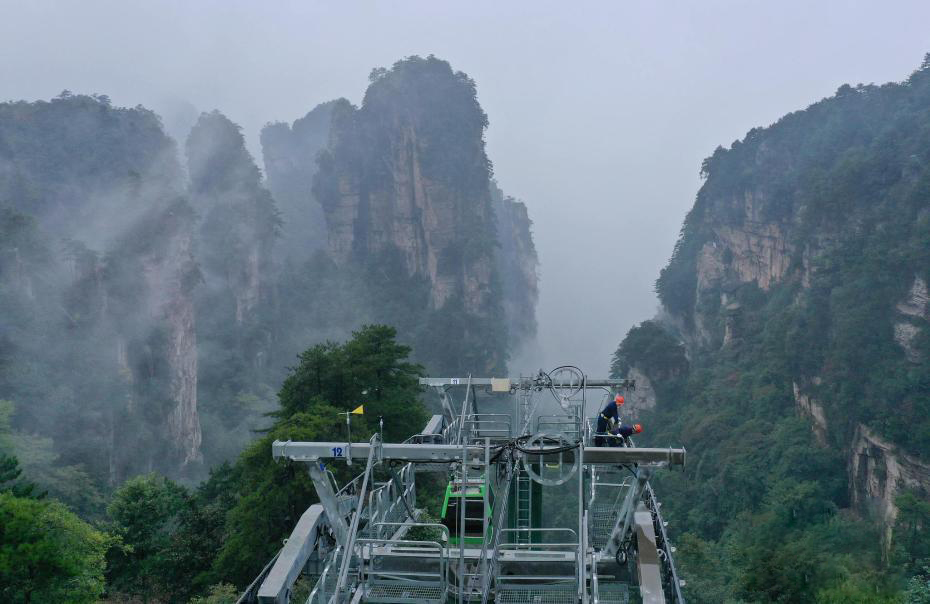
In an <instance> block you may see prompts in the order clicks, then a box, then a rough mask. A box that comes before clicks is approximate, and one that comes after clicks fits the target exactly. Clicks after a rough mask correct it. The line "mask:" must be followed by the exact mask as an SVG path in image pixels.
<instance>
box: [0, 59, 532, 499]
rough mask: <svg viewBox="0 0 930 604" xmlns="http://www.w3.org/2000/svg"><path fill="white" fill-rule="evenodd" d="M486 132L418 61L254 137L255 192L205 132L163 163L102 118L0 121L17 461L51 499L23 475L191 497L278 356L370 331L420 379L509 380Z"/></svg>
mask: <svg viewBox="0 0 930 604" xmlns="http://www.w3.org/2000/svg"><path fill="white" fill-rule="evenodd" d="M486 126H487V117H486V116H485V114H484V112H483V111H482V109H481V107H480V106H479V105H478V102H477V100H476V91H475V85H474V82H472V81H471V80H470V79H469V78H468V77H467V76H466V75H465V74H462V73H461V72H454V71H453V70H452V69H451V67H450V66H449V64H448V63H446V62H444V61H440V60H438V59H435V58H433V57H430V58H428V59H421V58H418V57H413V58H410V59H407V60H404V61H401V62H399V63H397V64H395V65H394V67H393V68H391V69H382V70H376V71H375V72H374V73H373V75H372V81H371V85H370V88H369V91H368V93H367V94H366V97H365V100H364V102H363V103H362V105H361V107H358V108H356V107H353V106H352V105H351V104H349V103H348V102H347V101H345V100H337V101H333V102H331V103H326V104H324V105H321V106H320V107H317V108H315V109H313V110H312V111H311V112H310V113H308V114H307V115H306V116H305V117H304V118H301V119H299V120H297V121H296V122H294V124H293V125H292V126H287V125H285V124H273V125H269V126H268V127H266V129H265V130H264V131H263V133H262V143H263V151H264V164H265V166H266V169H267V171H268V179H267V180H265V179H263V178H262V174H261V171H260V170H259V168H258V165H257V164H256V162H255V160H254V158H253V157H252V156H251V155H250V153H249V152H248V150H247V148H246V145H245V140H244V138H243V136H242V133H241V130H240V128H239V127H238V126H237V125H236V124H235V123H234V122H232V121H231V120H229V119H228V118H227V117H226V116H224V115H223V114H222V113H219V112H217V111H213V112H210V113H204V114H201V116H200V118H199V119H198V120H197V122H196V123H195V124H194V126H193V128H192V130H191V132H190V133H189V135H188V136H187V138H186V140H185V141H184V145H183V153H180V152H179V150H178V147H177V145H176V144H175V142H174V141H172V140H171V139H170V138H169V137H168V136H167V135H166V134H165V133H164V130H163V128H162V126H161V123H160V120H159V118H158V116H156V115H155V114H154V113H152V112H151V111H148V110H146V109H144V108H141V107H137V108H133V109H124V108H117V107H113V106H112V105H111V104H110V102H109V99H107V98H106V97H105V96H93V97H91V96H80V95H77V96H76V95H71V94H70V93H65V94H63V95H62V96H60V97H58V98H55V99H52V100H51V101H49V102H36V103H25V102H18V103H6V104H3V105H0V206H2V212H3V214H2V221H0V228H2V229H3V239H2V242H0V245H2V250H3V256H2V258H0V270H2V272H0V293H2V295H0V306H2V308H0V310H2V314H0V317H2V324H0V399H4V400H9V401H11V405H10V409H12V411H10V427H9V429H10V430H12V431H13V433H14V434H15V435H16V439H14V440H15V441H16V442H17V443H19V444H18V445H17V446H16V447H13V448H14V449H15V450H14V451H13V452H14V453H16V454H17V456H18V457H20V459H21V460H22V462H23V464H24V467H25V468H26V469H27V471H29V472H30V475H32V476H34V477H35V478H36V480H37V481H38V482H39V483H40V486H43V487H45V488H49V487H51V488H53V491H54V489H56V488H59V487H60V490H59V491H54V492H55V494H60V495H61V494H62V493H63V491H64V490H65V481H64V480H63V479H62V480H57V481H56V479H55V478H54V477H53V476H47V477H46V478H47V479H45V480H44V481H43V477H42V476H36V472H39V473H40V474H41V472H40V468H45V470H42V471H46V470H48V469H49V468H55V467H58V466H61V467H66V468H70V470H69V471H71V472H75V473H78V474H80V475H81V476H82V478H81V481H83V482H84V483H86V484H87V489H86V490H87V492H88V493H97V492H100V491H106V490H107V489H109V488H110V487H111V486H112V485H117V484H119V483H121V482H122V481H123V480H125V479H126V478H128V477H130V476H133V475H135V474H138V473H142V472H149V471H153V470H154V471H159V472H163V473H166V474H168V475H172V476H176V477H184V478H188V479H189V478H195V477H198V476H201V475H202V474H203V473H204V470H205V469H206V468H207V467H210V466H212V465H215V464H216V463H219V462H220V461H222V460H224V459H230V458H232V457H234V456H235V455H236V454H237V453H238V452H239V450H240V449H241V447H242V446H244V444H245V443H247V442H248V441H249V440H250V438H251V437H252V434H253V432H252V431H253V430H255V429H257V428H260V427H262V426H263V425H264V424H265V423H267V420H264V419H263V414H265V413H267V412H269V411H273V410H274V409H275V407H276V401H275V395H274V393H275V392H276V391H277V390H278V388H279V387H280V384H281V381H282V380H283V379H284V376H285V375H286V371H287V368H288V367H289V366H291V365H292V364H293V363H294V362H295V360H296V358H297V354H298V353H300V352H302V351H304V350H306V349H307V348H308V347H310V346H311V345H314V344H317V343H320V342H323V341H326V340H336V339H344V338H345V337H347V335H348V334H350V333H351V332H352V331H353V330H356V329H358V328H359V327H361V326H362V325H364V324H366V323H375V322H377V323H385V324H389V325H393V326H395V327H396V328H397V329H398V332H399V334H400V335H399V338H400V340H401V341H403V342H404V343H407V344H411V345H413V346H414V350H415V353H414V354H415V360H416V361H419V362H420V363H422V364H423V365H425V367H426V369H427V370H428V371H433V372H437V373H439V372H454V373H464V372H472V371H477V370H481V371H487V372H492V373H493V372H497V373H503V372H504V371H506V361H507V357H508V354H509V353H510V351H511V350H513V349H514V348H515V347H516V346H517V345H518V344H519V343H521V342H523V341H525V340H527V339H528V338H531V337H532V336H533V335H534V333H535V304H536V299H537V275H536V270H537V258H536V252H535V248H534V245H533V240H532V234H531V230H530V229H531V222H530V220H529V217H528V214H527V211H526V207H525V206H524V205H523V204H522V203H521V202H519V201H516V200H514V199H512V198H510V197H508V196H506V195H504V193H503V192H501V191H500V190H499V189H498V188H497V186H496V184H494V183H493V181H492V180H491V163H490V160H489V159H488V157H487V155H486V153H485V150H484V131H485V128H486ZM182 156H183V160H184V164H182ZM185 168H186V169H185ZM32 436H35V438H36V439H39V440H34V441H31V440H30V439H31V437H32ZM30 442H34V443H37V446H38V445H41V447H42V449H41V451H42V454H41V455H38V454H32V453H30V450H29V449H28V447H27V446H26V445H27V444H28V443H30ZM10 446H11V447H12V445H10ZM56 456H58V457H57V458H56ZM30 458H35V459H36V460H39V459H40V458H41V459H42V460H43V461H41V462H39V461H36V462H35V464H33V465H30V464H32V462H31V461H30ZM55 459H59V460H60V461H55ZM32 470H36V471H32ZM79 482H80V481H79ZM62 496H63V497H65V498H66V499H68V497H67V495H62ZM94 497H96V496H94ZM94 497H90V499H93V498H94ZM68 500H69V501H70V502H71V503H76V504H79V505H82V506H85V507H87V508H88V509H90V508H92V507H93V506H94V505H95V504H94V503H93V502H92V501H90V500H88V501H84V502H83V503H81V502H76V500H74V499H68Z"/></svg>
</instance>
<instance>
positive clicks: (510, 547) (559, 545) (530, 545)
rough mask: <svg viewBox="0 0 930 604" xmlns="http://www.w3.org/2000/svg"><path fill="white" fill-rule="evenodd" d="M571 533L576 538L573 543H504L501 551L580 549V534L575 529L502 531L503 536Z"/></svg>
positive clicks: (511, 529)
mask: <svg viewBox="0 0 930 604" xmlns="http://www.w3.org/2000/svg"><path fill="white" fill-rule="evenodd" d="M544 532H551V533H569V534H570V535H571V536H572V537H574V538H575V540H574V541H572V542H550V543H504V544H501V546H500V549H502V550H523V549H554V548H563V547H570V548H572V549H573V550H577V548H578V543H579V541H578V533H577V532H576V531H575V530H574V529H570V528H545V527H540V528H507V529H501V534H502V535H503V534H505V533H544Z"/></svg>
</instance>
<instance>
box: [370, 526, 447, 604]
mask: <svg viewBox="0 0 930 604" xmlns="http://www.w3.org/2000/svg"><path fill="white" fill-rule="evenodd" d="M376 545H383V546H397V545H400V546H409V547H412V548H419V549H421V550H429V551H432V550H435V551H436V553H437V560H438V561H439V572H438V573H436V574H433V573H424V572H423V571H418V572H415V573H412V572H404V571H389V572H383V571H377V570H374V569H372V568H370V564H371V562H372V561H373V560H374V554H373V550H374V547H375V546H376ZM356 546H357V547H360V548H361V550H362V555H361V558H362V559H363V560H364V559H365V556H364V551H365V548H366V546H367V549H368V560H369V566H366V567H364V568H363V572H364V573H365V575H367V576H374V577H382V576H383V577H410V576H418V577H424V576H425V577H436V578H437V581H435V582H436V583H438V584H439V585H440V587H441V588H442V592H443V593H447V592H448V590H449V582H448V574H449V571H448V568H449V554H448V551H447V550H446V548H445V547H443V545H442V544H440V543H439V542H437V541H414V540H410V539H359V540H358V541H357V542H356ZM402 553H403V554H405V555H406V556H412V555H414V552H402ZM402 580H404V581H409V580H410V579H402ZM421 582H423V581H421Z"/></svg>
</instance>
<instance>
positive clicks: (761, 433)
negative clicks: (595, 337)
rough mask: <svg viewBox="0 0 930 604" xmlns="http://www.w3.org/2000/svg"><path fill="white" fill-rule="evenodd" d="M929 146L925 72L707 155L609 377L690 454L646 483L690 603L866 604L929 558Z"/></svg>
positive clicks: (839, 98)
mask: <svg viewBox="0 0 930 604" xmlns="http://www.w3.org/2000/svg"><path fill="white" fill-rule="evenodd" d="M928 133H930V56H928V59H927V60H926V61H924V63H923V65H922V66H921V68H920V69H919V70H918V71H916V72H915V73H914V74H913V75H911V77H910V78H908V79H907V80H906V81H904V82H901V83H891V84H885V85H882V86H875V85H870V86H862V85H860V86H857V87H855V88H853V87H850V86H842V87H841V88H840V89H839V90H838V91H837V93H836V95H835V96H833V97H831V98H828V99H824V100H822V101H820V102H818V103H815V104H813V105H811V106H810V107H808V108H807V109H805V110H804V111H798V112H795V113H791V114H789V115H786V116H785V117H783V118H782V119H780V120H779V121H778V122H777V123H775V124H774V125H772V126H770V127H768V128H757V129H753V130H751V131H750V132H749V133H748V134H747V135H746V137H745V138H743V139H742V140H739V141H736V142H734V143H733V144H732V145H731V146H730V147H729V148H726V149H724V148H722V147H721V148H718V149H717V150H716V151H715V152H714V154H713V155H712V156H711V157H709V158H708V159H707V160H705V162H704V164H703V166H702V172H703V175H704V178H705V182H704V185H703V186H702V187H701V189H700V191H699V192H698V195H697V199H696V200H695V204H694V207H693V208H692V210H691V211H690V212H689V213H688V215H687V218H686V219H685V222H684V226H683V227H682V231H681V236H680V238H679V241H678V243H677V245H676V246H675V249H674V253H673V255H672V258H671V261H670V262H669V264H668V266H667V267H666V268H664V269H663V270H662V272H661V275H660V276H659V279H658V281H657V291H658V293H659V296H660V298H661V300H662V304H663V312H662V314H660V316H659V318H658V319H656V320H655V321H650V322H646V323H643V324H642V325H640V326H638V327H636V328H634V329H633V330H631V331H630V332H629V334H628V335H627V336H626V338H625V339H624V340H623V342H622V343H621V344H620V346H619V348H618V350H617V353H616V355H615V357H614V364H613V371H614V374H615V375H617V376H625V377H633V378H636V379H637V380H638V384H637V393H636V394H635V395H634V396H633V397H632V399H633V400H632V406H633V410H632V411H633V413H634V414H636V415H637V416H638V417H640V418H642V420H643V421H644V423H646V424H647V426H652V427H653V430H652V435H651V436H650V440H651V441H652V442H654V443H662V444H664V443H668V442H680V443H682V444H683V445H684V446H686V447H687V448H688V451H689V455H691V456H692V457H691V459H692V461H689V465H688V467H687V468H686V470H685V472H684V473H683V474H679V475H667V476H662V477H660V480H659V483H660V486H659V487H658V488H660V489H661V490H662V492H663V493H665V494H666V497H665V498H664V502H665V504H666V508H665V509H667V510H668V513H669V517H670V521H671V522H674V523H676V525H677V526H678V527H679V530H681V531H684V532H686V535H685V536H684V538H683V540H682V547H681V549H682V550H683V554H684V555H683V560H684V564H685V567H684V568H685V571H684V572H685V574H686V576H687V577H688V582H689V586H690V593H691V601H697V602H705V601H706V602H719V601H723V600H725V599H729V598H735V599H740V600H749V601H757V600H772V599H775V598H776V596H778V597H780V598H787V600H788V601H813V599H814V597H815V596H816V597H817V598H820V600H818V601H877V600H879V599H881V598H882V597H883V596H882V594H887V593H891V592H892V591H893V590H894V587H893V586H894V577H895V574H896V573H899V572H900V573H903V574H908V573H911V572H914V571H915V570H919V569H920V564H922V562H921V560H923V559H925V558H926V556H927V555H928V554H930V551H928V550H927V546H926V544H927V535H926V530H927V529H926V527H927V526H930V525H928V523H927V522H928V520H930V517H928V515H927V514H928V513H930V510H928V509H927V506H926V504H923V503H920V501H921V500H922V499H925V498H926V495H927V493H928V492H930V382H928V379H927V376H928V375H930V331H928V318H930V314H928V308H927V303H928V302H927V301H928V298H927V280H928V279H930V272H928V267H930V134H928ZM800 560H803V561H804V566H805V569H804V571H803V572H801V571H800V569H799V568H798V567H797V566H796V564H797V561H800ZM886 565H888V566H886ZM879 569H886V570H888V571H889V572H888V573H887V574H885V575H883V576H882V575H880V574H879V573H880V570H879ZM844 590H845V591H844ZM829 598H839V599H837V600H829Z"/></svg>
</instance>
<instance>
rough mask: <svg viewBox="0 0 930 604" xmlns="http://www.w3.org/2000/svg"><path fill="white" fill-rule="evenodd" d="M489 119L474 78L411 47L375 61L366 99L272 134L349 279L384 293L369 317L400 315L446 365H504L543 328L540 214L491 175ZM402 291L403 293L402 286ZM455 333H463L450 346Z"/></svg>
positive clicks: (280, 159) (432, 359)
mask: <svg viewBox="0 0 930 604" xmlns="http://www.w3.org/2000/svg"><path fill="white" fill-rule="evenodd" d="M327 115H328V116H329V119H330V124H329V137H328V141H327V144H326V147H325V149H323V150H322V151H320V150H319V149H318V147H317V145H318V141H319V139H318V135H319V134H320V133H321V132H322V131H323V130H324V128H323V125H322V123H321V120H323V119H324V117H325V116H327ZM486 127H487V116H486V115H485V114H484V112H483V111H482V109H481V107H480V105H479V104H478V101H477V98H476V89H475V84H474V82H473V81H472V80H470V79H469V78H468V77H467V76H466V75H465V74H463V73H461V72H454V71H453V70H452V69H451V67H450V66H449V64H448V63H446V62H445V61H441V60H439V59H436V58H434V57H429V58H426V59H423V58H419V57H411V58H409V59H406V60H404V61H400V62H398V63H396V64H395V65H394V66H393V67H392V68H391V69H389V70H388V69H379V70H375V71H374V72H372V75H371V84H370V86H369V88H368V90H367V91H366V93H365V98H364V100H363V102H362V105H361V106H360V107H358V108H356V107H353V106H352V105H351V104H349V103H348V102H347V101H344V100H341V101H336V102H333V103H328V104H326V105H324V106H321V107H320V108H318V109H316V110H314V111H313V112H311V113H310V114H308V116H307V117H306V118H304V121H301V120H299V121H298V122H295V124H294V126H293V127H292V128H290V129H288V128H287V127H286V126H283V125H275V126H271V127H269V128H267V129H266V130H265V133H264V135H263V145H264V149H265V153H266V159H265V162H266V166H267V169H268V173H269V181H270V182H272V186H273V187H279V188H281V189H282V190H284V189H286V190H287V191H288V192H289V193H288V194H289V195H292V196H293V197H294V199H293V202H292V203H290V205H291V206H292V207H294V208H298V209H299V211H300V212H303V215H304V219H305V220H308V221H309V220H310V213H308V212H307V209H309V210H311V213H312V211H315V208H316V207H317V206H316V204H319V207H321V208H322V215H323V218H324V222H325V234H326V241H327V245H326V251H327V255H328V257H329V259H330V260H331V261H332V262H333V263H334V265H335V267H337V270H339V271H341V272H342V273H344V275H342V276H340V277H339V278H340V279H350V280H351V279H352V278H353V277H352V275H357V276H358V279H361V280H363V281H364V282H365V283H364V284H362V285H355V286H352V287H353V288H361V289H364V290H366V293H365V295H366V296H369V297H370V298H371V299H369V300H356V301H355V302H354V303H353V306H355V307H356V309H357V311H356V316H358V317H366V316H367V317H371V318H373V319H375V320H379V321H386V322H388V323H391V324H394V325H397V326H398V327H399V329H400V333H401V334H404V337H407V338H408V339H409V340H410V341H411V342H412V343H414V350H415V351H416V353H417V354H418V356H419V355H422V356H420V360H423V361H424V362H426V363H427V364H428V365H430V366H431V369H435V370H439V368H441V367H444V368H445V369H446V370H453V369H457V370H468V368H471V370H477V368H481V370H483V371H492V370H503V367H504V364H505V362H506V358H507V354H508V350H510V349H511V348H513V347H515V345H516V344H517V343H519V341H521V340H522V339H524V338H526V337H528V336H531V335H532V334H533V333H534V331H535V303H536V297H537V293H536V287H537V286H536V265H537V259H536V252H535V249H534V247H533V242H532V235H531V232H530V224H531V223H530V221H529V218H528V216H527V213H526V209H525V206H523V204H521V203H519V202H516V201H514V200H512V199H511V198H508V197H505V196H504V195H503V194H502V193H501V192H500V191H499V190H498V189H497V188H496V186H492V182H491V164H490V161H489V160H488V157H487V155H486V153H485V149H484V130H485V128H486ZM311 159H315V160H316V165H317V167H316V173H315V174H314V169H313V166H310V165H308V161H310V160H311ZM310 177H312V179H313V186H312V195H310V194H309V193H310V192H308V191H306V189H305V183H306V181H307V180H308V178H310ZM292 215H293V213H292ZM284 229H285V232H287V229H288V226H287V224H286V223H285V226H284ZM308 230H309V229H308ZM315 266H316V268H315V269H313V270H315V271H316V270H320V267H321V265H320V264H319V263H317V264H316V265H315ZM363 273H364V274H363ZM316 278H317V279H318V280H326V279H328V278H329V277H324V276H323V275H319V274H317V275H316ZM385 280H386V281H385ZM380 281H385V283H384V285H383V286H379V285H377V283H378V282H380ZM388 281H389V282H388ZM347 288H348V286H346V287H343V288H342V289H343V290H345V289H347ZM401 291H404V293H403V295H402V298H403V300H404V302H403V303H401V301H400V300H401V298H398V297H397V295H396V294H395V293H391V292H396V293H400V292H401ZM420 292H422V293H423V295H424V296H425V299H422V300H421V299H420V298H419V296H420ZM385 298H388V301H387V303H386V304H385V303H380V302H378V300H379V299H380V300H384V299H385ZM399 304H400V305H402V306H404V307H405V308H404V310H403V313H400V308H399V307H397V308H395V307H396V306H398V305H399ZM401 314H402V315H403V316H401ZM446 334H448V335H446ZM443 339H444V340H447V342H446V343H445V344H440V343H439V341H440V340H443ZM449 339H456V340H458V342H459V343H458V344H455V345H454V346H453V347H452V348H451V349H450V348H449V346H448V340H449Z"/></svg>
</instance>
